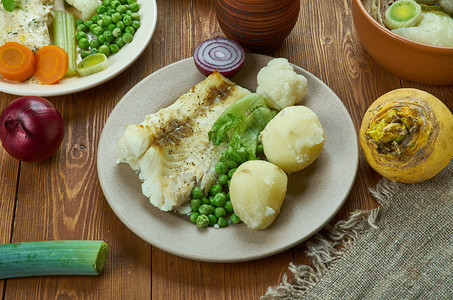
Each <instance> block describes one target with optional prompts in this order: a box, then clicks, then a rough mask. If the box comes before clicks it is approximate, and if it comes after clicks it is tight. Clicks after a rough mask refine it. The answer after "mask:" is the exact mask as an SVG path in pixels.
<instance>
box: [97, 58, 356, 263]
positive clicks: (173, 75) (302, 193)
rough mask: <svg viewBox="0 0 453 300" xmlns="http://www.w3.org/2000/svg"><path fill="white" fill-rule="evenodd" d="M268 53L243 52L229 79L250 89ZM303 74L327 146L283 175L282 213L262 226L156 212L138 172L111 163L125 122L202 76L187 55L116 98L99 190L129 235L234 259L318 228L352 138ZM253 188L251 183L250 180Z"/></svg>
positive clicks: (331, 207) (331, 98) (342, 118)
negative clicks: (202, 225) (201, 223)
mask: <svg viewBox="0 0 453 300" xmlns="http://www.w3.org/2000/svg"><path fill="white" fill-rule="evenodd" d="M270 59H271V57H268V56H263V55H255V54H248V55H247V57H246V60H245V65H244V67H243V68H242V70H241V71H240V72H239V73H238V74H237V75H236V76H235V77H233V78H232V80H233V81H234V82H236V83H238V84H240V85H242V86H244V87H246V88H248V89H250V90H252V91H255V89H256V74H257V72H258V71H259V69H260V68H262V67H264V66H265V65H266V64H267V62H268V61H269V60H270ZM295 69H296V71H297V72H298V73H301V74H303V75H304V76H305V77H307V79H308V94H307V96H306V97H305V98H304V100H303V103H302V104H304V105H306V106H308V107H310V108H311V109H312V110H313V111H314V112H316V113H317V115H318V117H319V119H320V121H321V123H322V124H323V126H324V130H325V135H326V142H325V147H324V149H323V151H322V153H321V155H320V156H319V158H318V159H317V160H316V162H315V163H314V164H312V165H311V166H309V167H308V168H307V169H305V170H303V171H301V172H299V173H295V174H292V175H290V176H289V187H288V192H287V196H286V199H285V201H284V202H283V206H282V209H281V213H280V215H279V216H278V217H277V219H276V221H275V222H274V223H273V224H272V225H271V226H270V227H268V228H267V229H264V230H259V231H256V230H251V229H248V228H247V227H246V225H245V224H240V225H232V226H229V227H227V228H222V229H215V228H213V227H210V228H207V229H198V228H197V227H196V226H195V225H194V224H192V223H190V221H189V219H188V217H187V216H185V215H178V214H177V213H172V212H162V211H160V210H158V209H157V208H155V207H154V206H152V205H151V204H150V203H149V200H148V199H147V198H146V197H145V196H143V195H142V193H141V188H140V184H141V182H140V180H139V179H138V176H137V174H135V172H134V171H133V170H132V169H131V168H130V167H129V166H128V165H126V164H122V165H117V164H116V163H115V161H116V154H115V148H116V143H117V141H118V139H119V138H120V137H121V136H122V135H123V133H124V128H125V126H126V125H127V124H133V123H136V124H138V123H141V122H142V120H143V119H144V117H145V115H146V114H149V113H153V112H155V111H157V110H158V109H160V108H163V107H166V106H168V105H170V104H172V103H173V102H174V101H175V100H176V99H177V98H179V96H180V95H182V94H184V93H185V92H186V91H188V90H189V89H190V88H191V87H192V86H193V85H195V84H197V83H198V82H200V81H202V80H203V79H204V78H205V77H204V76H202V75H201V74H200V73H199V72H198V71H197V69H196V68H195V65H194V63H193V60H192V59H191V58H190V59H185V60H182V61H179V62H177V63H174V64H172V65H169V66H167V67H165V68H163V69H161V70H159V71H157V72H155V73H153V74H151V75H150V76H148V77H147V78H145V79H144V80H143V81H142V82H140V83H139V84H137V85H136V86H135V87H134V88H133V89H131V90H130V91H129V92H128V93H127V94H126V95H125V96H124V97H123V98H122V99H121V101H120V102H119V103H118V104H117V106H116V107H115V108H114V110H113V111H112V113H111V115H110V117H109V118H108V120H107V122H106V124H105V127H104V130H103V132H102V136H101V139H100V143H99V149H98V157H97V159H98V173H99V180H100V183H101V187H102V190H103V192H104V194H105V197H106V198H107V201H108V202H109V204H110V206H111V207H112V209H113V211H114V212H115V213H116V215H117V216H118V217H119V218H120V219H121V221H122V222H123V223H124V224H125V225H126V226H127V227H128V228H129V229H130V230H132V231H133V232H134V233H135V234H137V235H138V236H139V237H141V238H142V239H143V240H145V241H147V242H148V243H150V244H152V245H153V246H156V247H158V248H160V249H162V250H164V251H167V252H170V253H172V254H175V255H178V256H182V257H186V258H190V259H194V260H200V261H211V262H238V261H246V260H252V259H257V258H262V257H266V256H269V255H272V254H275V253H278V252H281V251H283V250H286V249H288V248H290V247H291V246H294V245H296V244H298V243H300V242H302V241H303V240H305V239H306V238H308V237H309V236H311V235H312V234H314V233H315V232H316V231H318V230H319V229H321V228H322V227H323V226H324V225H325V224H326V223H327V222H328V221H329V220H330V219H331V218H332V217H333V216H334V215H335V214H336V212H337V211H338V210H339V209H340V207H341V206H342V204H343V202H344V201H345V199H346V197H347V195H348V194H349V191H350V189H351V186H352V184H353V182H354V178H355V175H356V172H357V166H358V147H357V137H356V133H355V130H354V126H353V123H352V121H351V118H350V116H349V114H348V112H347V110H346V109H345V107H344V106H343V104H342V102H341V101H340V99H339V98H338V97H337V96H336V95H335V94H334V93H333V92H332V91H331V90H330V89H329V87H327V86H326V85H325V84H324V83H322V82H321V81H320V80H319V79H317V78H316V77H315V76H313V75H311V74H310V73H308V72H307V71H304V70H303V69H301V68H299V67H296V66H295ZM250 188H253V187H250Z"/></svg>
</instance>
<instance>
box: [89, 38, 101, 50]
mask: <svg viewBox="0 0 453 300" xmlns="http://www.w3.org/2000/svg"><path fill="white" fill-rule="evenodd" d="M100 45H101V43H99V41H98V40H97V39H92V40H91V41H90V47H91V48H99V46H100Z"/></svg>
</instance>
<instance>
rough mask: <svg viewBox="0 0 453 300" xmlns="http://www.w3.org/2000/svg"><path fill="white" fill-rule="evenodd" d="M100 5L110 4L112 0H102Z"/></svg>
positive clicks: (107, 5)
mask: <svg viewBox="0 0 453 300" xmlns="http://www.w3.org/2000/svg"><path fill="white" fill-rule="evenodd" d="M102 5H105V6H106V7H109V6H110V5H112V0H104V1H102Z"/></svg>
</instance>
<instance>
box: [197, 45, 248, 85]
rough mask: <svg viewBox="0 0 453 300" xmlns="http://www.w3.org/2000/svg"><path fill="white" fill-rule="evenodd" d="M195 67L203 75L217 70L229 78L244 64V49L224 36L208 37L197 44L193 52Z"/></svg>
mask: <svg viewBox="0 0 453 300" xmlns="http://www.w3.org/2000/svg"><path fill="white" fill-rule="evenodd" d="M193 59H194V61H195V65H196V66H197V69H198V70H199V71H200V72H201V73H202V74H203V75H205V76H208V75H209V74H211V73H212V72H214V71H215V70H217V71H218V72H219V73H220V74H222V75H223V76H225V77H227V78H229V77H232V76H233V75H234V74H236V73H237V72H238V71H239V70H240V69H241V68H242V65H243V64H244V59H245V53H244V49H242V47H241V46H240V45H239V44H238V43H236V42H235V41H233V40H230V39H227V38H224V37H215V38H212V39H208V40H206V41H204V42H202V43H201V44H199V45H198V46H197V48H196V49H195V51H194V53H193Z"/></svg>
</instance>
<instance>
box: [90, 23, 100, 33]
mask: <svg viewBox="0 0 453 300" xmlns="http://www.w3.org/2000/svg"><path fill="white" fill-rule="evenodd" d="M97 26H98V24H96V23H94V24H91V26H90V32H91V33H93V34H94V32H93V31H94V30H95V28H96V27H97Z"/></svg>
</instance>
